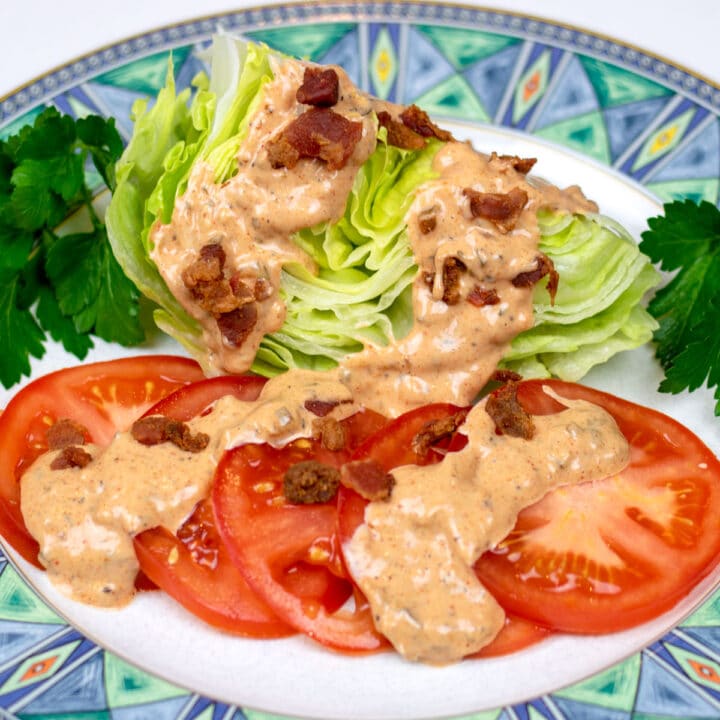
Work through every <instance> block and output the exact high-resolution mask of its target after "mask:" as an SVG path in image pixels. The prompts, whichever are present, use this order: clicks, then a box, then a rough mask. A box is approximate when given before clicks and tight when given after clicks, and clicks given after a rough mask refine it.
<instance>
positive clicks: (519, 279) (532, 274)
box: [512, 253, 560, 305]
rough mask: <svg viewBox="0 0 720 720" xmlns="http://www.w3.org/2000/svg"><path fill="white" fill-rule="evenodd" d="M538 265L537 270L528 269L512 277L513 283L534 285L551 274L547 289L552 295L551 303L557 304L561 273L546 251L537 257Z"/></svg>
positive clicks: (525, 285)
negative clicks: (556, 298) (556, 296)
mask: <svg viewBox="0 0 720 720" xmlns="http://www.w3.org/2000/svg"><path fill="white" fill-rule="evenodd" d="M535 263H536V265H537V267H536V268H535V270H528V271H527V272H522V273H520V274H518V275H516V276H515V277H514V278H513V279H512V284H513V285H514V286H515V287H518V288H526V287H532V286H533V285H535V283H537V282H538V281H539V280H541V279H542V278H544V277H545V276H546V275H549V276H550V277H549V278H548V284H547V291H548V293H549V295H550V304H551V305H554V304H555V295H556V294H557V289H558V284H559V283H560V274H559V273H558V271H557V270H556V269H555V265H554V264H553V261H552V260H551V259H550V258H549V257H548V256H547V255H545V254H544V253H540V254H539V255H538V256H537V257H536V258H535Z"/></svg>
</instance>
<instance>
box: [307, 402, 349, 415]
mask: <svg viewBox="0 0 720 720" xmlns="http://www.w3.org/2000/svg"><path fill="white" fill-rule="evenodd" d="M339 404H340V402H339V401H338V400H306V401H305V409H306V410H307V411H308V412H311V413H312V414H313V415H317V416H318V417H325V416H326V415H327V414H329V413H330V412H332V411H333V409H334V408H336V407H337V406H338V405H339Z"/></svg>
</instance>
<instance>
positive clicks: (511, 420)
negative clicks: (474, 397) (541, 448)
mask: <svg viewBox="0 0 720 720" xmlns="http://www.w3.org/2000/svg"><path fill="white" fill-rule="evenodd" d="M517 390H518V384H517V382H515V381H513V380H510V381H509V382H507V383H506V384H505V385H503V386H502V387H500V388H498V389H497V390H495V391H493V392H492V393H490V395H488V398H487V400H486V401H485V410H486V412H487V414H488V415H490V417H491V418H492V419H493V422H494V423H495V428H496V430H497V432H498V433H500V434H501V435H510V436H511V437H517V438H523V439H525V440H530V439H532V437H533V436H534V435H535V423H534V422H533V420H532V417H530V415H529V414H528V413H527V412H526V410H525V408H523V406H522V405H521V404H520V403H519V402H518V399H517Z"/></svg>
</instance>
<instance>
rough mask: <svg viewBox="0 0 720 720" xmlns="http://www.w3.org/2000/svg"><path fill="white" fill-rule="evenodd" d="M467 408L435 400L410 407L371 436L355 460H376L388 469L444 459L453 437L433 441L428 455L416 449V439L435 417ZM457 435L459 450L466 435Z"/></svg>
mask: <svg viewBox="0 0 720 720" xmlns="http://www.w3.org/2000/svg"><path fill="white" fill-rule="evenodd" d="M467 410H468V408H461V407H458V406H457V405H451V404H450V403H433V404H431V405H423V406H422V407H419V408H415V409H414V410H410V411H408V412H406V413H404V414H402V415H400V417H397V418H395V419H394V420H391V421H390V422H389V423H387V424H386V425H384V426H383V427H381V428H380V429H379V431H376V432H374V433H373V434H372V435H369V436H368V437H367V438H366V439H365V440H364V441H363V443H362V444H360V445H359V446H358V447H357V448H356V449H355V451H354V453H353V459H356V460H359V459H361V460H369V459H372V460H376V461H377V462H379V463H380V465H382V466H383V467H384V468H385V469H386V470H388V471H390V470H392V469H393V468H396V467H400V466H401V465H423V464H427V463H431V462H438V461H439V460H442V458H443V457H444V454H445V452H446V450H447V449H448V447H449V445H450V442H451V441H452V440H453V439H454V438H453V437H452V436H448V437H447V438H444V439H442V440H440V441H438V442H436V443H433V445H432V447H431V448H430V450H429V452H428V453H427V454H426V455H425V456H420V455H418V453H416V452H415V450H413V439H414V438H415V436H416V435H417V434H418V433H419V432H420V431H421V430H423V428H425V426H426V425H427V424H428V423H429V422H432V421H433V420H444V419H446V418H448V417H451V416H453V415H456V414H457V413H461V412H463V413H464V412H466V411H467ZM455 437H458V438H459V439H460V440H461V442H460V443H459V444H457V447H454V449H458V450H459V449H460V447H461V445H462V439H464V436H462V435H460V436H455Z"/></svg>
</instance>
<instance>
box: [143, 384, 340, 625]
mask: <svg viewBox="0 0 720 720" xmlns="http://www.w3.org/2000/svg"><path fill="white" fill-rule="evenodd" d="M264 384H265V379H264V378H260V377H257V376H254V375H242V376H237V377H236V376H221V377H215V378H208V379H204V380H200V381H199V382H195V383H191V384H190V385H185V386H183V387H181V388H180V389H179V390H176V391H175V392H173V393H172V394H170V395H168V396H167V397H165V398H163V399H162V400H160V401H159V402H158V403H156V404H155V405H153V406H152V407H150V408H149V409H148V410H147V411H146V412H145V415H165V416H167V417H172V418H173V419H175V420H180V421H182V422H185V421H187V420H190V419H192V418H193V417H195V416H197V415H200V414H203V413H205V412H207V411H208V409H209V407H210V406H211V405H212V403H214V402H215V401H216V400H218V399H219V398H221V397H224V396H226V395H232V396H233V397H236V398H237V399H238V400H248V401H252V400H255V399H256V398H257V396H258V395H259V394H260V390H261V389H262V386H263V385H264ZM135 553H136V555H137V557H138V561H139V562H140V568H141V569H142V571H143V572H144V573H145V574H146V575H147V576H148V577H149V578H150V579H151V580H152V581H153V582H154V583H155V584H156V585H157V586H158V587H160V588H161V589H162V590H164V591H165V592H166V593H167V594H168V595H170V597H172V598H174V599H175V600H176V601H177V602H178V603H180V604H181V605H182V606H183V607H185V608H186V609H187V610H189V611H190V612H192V613H193V614H195V615H196V616H197V617H199V618H201V619H202V620H204V621H205V622H207V623H208V624H210V625H213V626H214V627H218V628H220V629H222V630H226V631H228V632H232V633H235V634H238V635H244V636H248V637H282V636H286V635H291V634H292V633H293V632H294V631H293V630H292V628H290V626H289V625H287V624H286V623H284V622H283V621H282V620H280V618H278V616H277V615H276V614H275V613H274V612H272V610H270V608H269V607H268V606H267V605H266V604H265V603H264V602H262V600H260V599H259V598H258V597H257V596H256V595H255V593H254V592H253V591H252V590H251V589H250V587H249V586H248V584H247V582H245V578H243V576H242V575H241V574H240V573H239V572H238V570H237V569H236V567H235V565H233V563H232V562H231V561H230V558H229V557H228V554H227V552H226V551H225V548H224V546H223V544H222V542H221V541H220V538H219V536H218V534H217V530H216V528H215V518H214V516H213V513H212V505H211V504H210V502H209V501H203V502H201V503H199V504H198V506H197V507H196V508H195V511H194V512H193V514H192V515H191V517H190V518H188V520H187V521H186V522H185V523H184V525H183V526H182V527H181V528H180V530H179V531H178V533H177V535H174V534H173V533H171V532H169V531H168V530H166V529H164V528H153V529H152V530H147V531H146V532H143V533H140V534H139V535H137V536H136V537H135ZM325 590H327V588H324V589H320V588H316V591H317V592H318V594H319V595H320V596H322V595H323V592H324V591H325Z"/></svg>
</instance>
